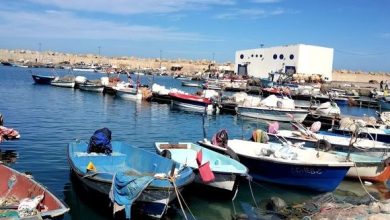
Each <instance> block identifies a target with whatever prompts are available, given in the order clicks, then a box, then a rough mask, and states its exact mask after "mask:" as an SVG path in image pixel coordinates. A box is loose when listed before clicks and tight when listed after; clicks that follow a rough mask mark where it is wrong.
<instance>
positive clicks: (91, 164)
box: [87, 162, 96, 172]
mask: <svg viewBox="0 0 390 220" xmlns="http://www.w3.org/2000/svg"><path fill="white" fill-rule="evenodd" d="M87 171H94V172H96V167H95V165H94V164H93V163H92V162H89V163H88V165H87Z"/></svg>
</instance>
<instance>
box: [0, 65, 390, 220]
mask: <svg viewBox="0 0 390 220" xmlns="http://www.w3.org/2000/svg"><path fill="white" fill-rule="evenodd" d="M30 70H31V71H32V72H33V73H36V74H42V75H53V70H52V69H26V68H17V67H5V66H1V67H0V96H1V98H0V113H1V114H3V116H4V125H5V126H6V127H11V128H14V129H17V130H18V131H19V132H20V134H21V138H20V140H16V141H6V142H3V143H1V144H0V151H1V156H2V160H4V161H5V162H6V163H8V165H9V166H11V167H12V168H14V169H16V170H18V171H21V172H30V173H31V174H32V175H33V177H34V178H35V179H36V180H37V181H38V182H40V183H42V184H43V185H45V186H46V187H47V188H48V189H49V190H50V191H51V192H53V193H54V194H55V195H56V196H57V197H58V198H60V199H61V200H63V201H64V202H65V203H66V204H67V206H68V207H69V208H70V211H69V213H67V214H66V215H65V219H87V218H89V219H108V218H110V217H111V214H110V213H111V212H110V208H109V207H103V208H102V207H101V204H98V202H96V201H95V202H94V201H93V200H92V199H91V198H92V197H91V195H88V194H87V193H86V192H85V191H83V190H82V189H80V185H79V183H78V182H76V181H73V180H72V178H71V172H70V168H69V165H68V161H67V157H66V149H67V143H69V142H71V141H74V140H75V139H80V140H85V141H88V140H89V138H90V137H91V135H92V134H93V132H94V131H95V130H97V129H99V128H102V127H107V128H109V129H110V130H111V131H112V139H113V140H117V141H124V142H127V143H130V144H132V145H133V146H136V147H140V148H144V149H146V150H149V151H153V152H154V142H157V141H169V142H179V141H191V142H196V141H198V140H201V139H203V122H202V121H203V116H202V114H198V113H191V112H182V111H178V110H173V109H171V108H170V105H167V104H158V103H149V102H144V101H143V102H135V101H127V100H122V99H119V98H116V97H114V96H111V95H103V94H96V93H90V92H84V91H80V90H77V89H69V88H59V87H53V86H47V85H37V84H34V83H33V80H32V78H31V72H30ZM56 74H57V75H59V76H64V75H68V74H69V72H68V70H56ZM72 74H74V75H84V76H86V77H87V78H89V79H98V78H100V77H102V76H104V75H103V74H99V73H81V72H74V73H72ZM121 77H123V80H126V79H125V77H124V76H121ZM135 77H136V76H134V77H133V78H135ZM134 80H135V79H134ZM140 80H141V81H142V83H143V84H149V83H151V82H152V81H154V82H156V83H158V84H160V85H165V86H167V87H176V88H180V89H184V90H187V91H189V92H194V91H196V90H197V88H185V87H183V88H182V87H181V82H180V81H179V80H176V79H173V78H172V77H166V76H165V77H162V76H156V77H153V78H152V77H151V76H141V79H140ZM342 112H343V113H345V114H348V115H363V114H366V115H369V116H370V115H374V114H375V110H373V109H368V108H350V107H343V108H342ZM222 128H225V129H227V130H228V134H229V138H245V139H247V138H249V137H250V134H251V132H252V131H253V129H255V128H264V124H263V123H261V122H253V121H248V120H243V119H241V118H239V117H237V116H235V115H229V114H220V115H208V116H206V118H205V130H206V135H207V137H208V138H210V137H211V136H212V135H213V134H214V133H216V132H217V131H218V130H220V129H222ZM0 178H1V177H0ZM367 187H368V189H369V190H371V191H375V192H378V191H379V192H380V193H381V196H383V197H389V196H390V195H389V193H388V189H387V188H386V187H384V186H383V185H381V184H373V185H372V186H367ZM338 189H341V190H343V189H345V190H353V191H354V192H357V193H360V194H362V195H364V190H363V188H362V187H361V184H360V183H359V182H358V181H351V180H345V181H343V182H342V184H341V185H340V186H339V187H338ZM183 195H184V199H185V202H186V204H187V205H188V207H189V209H186V214H187V216H191V213H192V214H193V215H194V216H195V217H196V219H231V216H232V215H233V214H235V212H241V213H242V212H245V211H246V212H248V210H250V207H252V206H254V205H255V203H254V200H255V201H256V203H258V202H259V201H260V200H263V199H268V198H270V197H271V196H278V197H281V198H282V199H284V200H285V201H286V202H287V203H288V204H294V203H299V202H303V201H305V200H306V199H309V198H311V197H312V196H315V195H317V194H316V193H313V192H306V191H304V190H298V189H291V188H289V187H286V186H278V185H275V184H268V183H264V182H256V183H255V182H252V183H251V187H250V183H249V182H248V181H247V180H243V181H242V182H241V185H240V188H239V192H238V194H237V197H236V198H235V200H234V201H233V202H232V201H231V200H230V199H227V198H225V197H224V196H221V195H220V193H217V192H216V193H214V192H210V191H209V189H207V188H205V187H195V188H193V189H191V188H189V189H186V190H185V191H184V192H183ZM252 195H253V196H252ZM253 197H254V200H253ZM248 207H249V208H248ZM188 210H191V213H190V212H189V211H188ZM165 218H167V219H183V218H184V216H183V214H182V212H181V210H180V208H179V205H178V204H176V203H173V204H172V209H171V210H170V211H169V212H168V215H167V216H166V217H165Z"/></svg>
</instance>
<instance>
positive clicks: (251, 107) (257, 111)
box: [237, 95, 309, 122]
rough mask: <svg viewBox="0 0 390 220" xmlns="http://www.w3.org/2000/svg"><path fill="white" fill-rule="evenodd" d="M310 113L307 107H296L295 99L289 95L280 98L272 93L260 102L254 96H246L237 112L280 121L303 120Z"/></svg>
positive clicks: (252, 116) (247, 115) (242, 114)
mask: <svg viewBox="0 0 390 220" xmlns="http://www.w3.org/2000/svg"><path fill="white" fill-rule="evenodd" d="M249 100H251V101H249ZM308 113H309V111H308V110H306V109H299V108H295V103H294V100H292V99H289V98H287V97H284V98H278V97H276V96H275V95H270V96H268V97H267V98H265V99H263V100H261V101H260V102H259V101H258V100H257V99H254V98H253V97H252V99H247V98H246V101H245V102H244V103H243V104H242V105H238V107H237V114H238V115H240V116H245V117H250V118H255V119H262V120H270V121H280V122H289V121H291V120H295V121H299V122H302V121H303V120H304V119H305V118H306V116H307V114H308Z"/></svg>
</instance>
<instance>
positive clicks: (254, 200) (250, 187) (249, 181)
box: [248, 179, 259, 208]
mask: <svg viewBox="0 0 390 220" xmlns="http://www.w3.org/2000/svg"><path fill="white" fill-rule="evenodd" d="M251 182H252V180H251V179H248V183H249V189H250V191H251V195H252V199H253V202H254V203H255V206H256V208H259V206H258V205H257V202H256V199H255V195H254V194H253V190H252V184H251Z"/></svg>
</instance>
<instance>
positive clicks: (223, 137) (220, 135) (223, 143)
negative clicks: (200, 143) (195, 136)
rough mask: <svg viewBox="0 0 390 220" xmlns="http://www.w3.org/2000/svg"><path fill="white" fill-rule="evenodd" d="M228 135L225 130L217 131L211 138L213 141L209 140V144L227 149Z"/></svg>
mask: <svg viewBox="0 0 390 220" xmlns="http://www.w3.org/2000/svg"><path fill="white" fill-rule="evenodd" d="M228 139H229V137H228V133H227V131H226V130H225V129H222V130H220V131H218V132H217V133H216V134H215V135H214V136H213V139H212V140H211V143H212V144H213V145H217V146H220V147H225V148H226V147H227V143H228Z"/></svg>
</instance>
